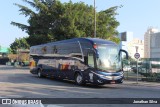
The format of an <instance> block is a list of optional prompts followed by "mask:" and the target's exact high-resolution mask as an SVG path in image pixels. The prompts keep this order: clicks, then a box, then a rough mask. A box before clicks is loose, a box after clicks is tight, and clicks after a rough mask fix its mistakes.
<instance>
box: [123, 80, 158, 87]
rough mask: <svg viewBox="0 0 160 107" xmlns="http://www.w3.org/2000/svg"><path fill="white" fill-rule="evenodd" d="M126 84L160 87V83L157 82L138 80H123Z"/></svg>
mask: <svg viewBox="0 0 160 107" xmlns="http://www.w3.org/2000/svg"><path fill="white" fill-rule="evenodd" d="M123 84H124V85H134V86H148V87H152V86H158V87H160V83H155V82H138V84H137V82H136V81H124V82H123Z"/></svg>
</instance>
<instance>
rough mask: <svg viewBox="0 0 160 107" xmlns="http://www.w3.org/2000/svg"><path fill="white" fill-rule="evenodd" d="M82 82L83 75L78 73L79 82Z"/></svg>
mask: <svg viewBox="0 0 160 107" xmlns="http://www.w3.org/2000/svg"><path fill="white" fill-rule="evenodd" d="M81 82H82V76H81V75H78V76H77V83H81Z"/></svg>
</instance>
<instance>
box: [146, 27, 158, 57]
mask: <svg viewBox="0 0 160 107" xmlns="http://www.w3.org/2000/svg"><path fill="white" fill-rule="evenodd" d="M157 32H158V29H156V28H149V29H148V30H147V32H146V33H145V34H144V58H150V37H151V35H152V34H154V33H157Z"/></svg>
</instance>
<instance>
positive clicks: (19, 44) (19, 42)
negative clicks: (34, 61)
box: [10, 38, 30, 54]
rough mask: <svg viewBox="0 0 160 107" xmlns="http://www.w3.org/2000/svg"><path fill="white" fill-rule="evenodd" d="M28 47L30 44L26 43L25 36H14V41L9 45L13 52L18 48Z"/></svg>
mask: <svg viewBox="0 0 160 107" xmlns="http://www.w3.org/2000/svg"><path fill="white" fill-rule="evenodd" d="M29 47H30V46H29V44H28V43H27V41H26V38H19V39H17V38H16V39H15V41H14V42H13V43H12V44H11V45H10V48H11V51H12V53H13V54H16V53H17V50H18V49H29Z"/></svg>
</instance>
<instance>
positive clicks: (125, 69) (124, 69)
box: [123, 66, 132, 71]
mask: <svg viewBox="0 0 160 107" xmlns="http://www.w3.org/2000/svg"><path fill="white" fill-rule="evenodd" d="M123 71H132V68H131V67H130V66H125V67H124V68H123Z"/></svg>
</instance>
